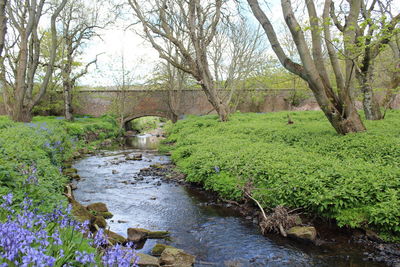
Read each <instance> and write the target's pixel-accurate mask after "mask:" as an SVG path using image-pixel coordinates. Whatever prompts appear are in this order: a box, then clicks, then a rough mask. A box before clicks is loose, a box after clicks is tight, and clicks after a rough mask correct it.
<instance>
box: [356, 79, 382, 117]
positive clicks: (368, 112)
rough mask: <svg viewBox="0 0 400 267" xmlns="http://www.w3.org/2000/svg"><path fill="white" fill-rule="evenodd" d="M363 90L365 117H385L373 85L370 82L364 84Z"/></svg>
mask: <svg viewBox="0 0 400 267" xmlns="http://www.w3.org/2000/svg"><path fill="white" fill-rule="evenodd" d="M361 90H362V93H363V109H364V113H365V118H366V119H367V120H381V119H383V116H382V112H381V109H380V107H379V104H378V101H377V99H376V97H375V95H374V92H373V90H372V88H371V86H370V85H369V84H363V85H362V86H361Z"/></svg>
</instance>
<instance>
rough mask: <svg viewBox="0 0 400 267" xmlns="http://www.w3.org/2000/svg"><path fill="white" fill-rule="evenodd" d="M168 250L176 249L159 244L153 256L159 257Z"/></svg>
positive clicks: (153, 251) (154, 249)
mask: <svg viewBox="0 0 400 267" xmlns="http://www.w3.org/2000/svg"><path fill="white" fill-rule="evenodd" d="M166 248H174V247H171V246H168V245H165V244H159V243H157V244H155V246H154V247H153V249H152V250H151V255H153V256H157V257H159V256H161V254H162V253H163V251H164V250H165V249H166Z"/></svg>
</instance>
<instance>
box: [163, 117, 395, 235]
mask: <svg viewBox="0 0 400 267" xmlns="http://www.w3.org/2000/svg"><path fill="white" fill-rule="evenodd" d="M288 115H290V117H291V120H292V121H294V124H287V116H288ZM365 123H366V126H367V128H368V131H367V132H364V133H357V134H349V135H346V136H339V135H337V134H336V133H335V131H334V130H333V128H332V127H331V126H330V125H329V123H328V121H327V119H326V118H325V117H324V116H323V114H322V113H321V112H318V111H317V112H314V111H306V112H279V113H269V114H255V113H247V114H241V113H236V114H233V115H232V116H231V119H230V121H229V122H226V123H219V122H218V121H217V117H216V116H212V115H210V116H203V117H190V118H188V119H186V120H182V121H179V122H178V123H176V124H175V125H172V126H168V127H167V132H168V135H169V136H168V138H167V140H166V142H165V143H166V144H174V145H172V146H165V147H164V148H163V149H168V150H171V151H172V159H173V161H174V162H175V163H176V165H177V166H178V168H179V169H180V170H181V171H182V172H184V173H185V174H187V180H188V181H191V182H198V183H202V184H203V185H204V187H205V188H206V189H211V190H214V191H216V192H218V193H219V194H220V195H221V196H222V197H224V198H230V199H241V198H243V192H244V191H243V190H244V189H245V188H251V190H252V195H253V197H255V198H256V199H258V200H259V201H261V203H262V204H263V205H264V207H269V208H274V207H276V206H278V205H283V206H286V207H291V208H303V209H304V210H305V211H307V212H310V213H314V214H319V215H321V216H323V217H327V218H331V219H335V220H336V221H337V223H338V225H339V226H349V227H363V228H372V229H375V230H377V231H379V232H380V233H381V235H382V237H385V238H386V239H388V240H400V131H399V129H400V112H399V111H390V112H388V114H387V116H386V119H385V120H383V121H365ZM246 190H247V189H246Z"/></svg>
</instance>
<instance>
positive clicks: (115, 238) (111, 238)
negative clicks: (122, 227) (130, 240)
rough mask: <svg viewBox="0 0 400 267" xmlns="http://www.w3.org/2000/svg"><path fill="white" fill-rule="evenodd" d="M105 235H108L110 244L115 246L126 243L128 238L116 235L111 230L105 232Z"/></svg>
mask: <svg viewBox="0 0 400 267" xmlns="http://www.w3.org/2000/svg"><path fill="white" fill-rule="evenodd" d="M105 234H106V235H107V238H108V241H110V243H111V244H113V245H115V244H124V243H126V238H125V237H123V236H122V235H119V234H117V233H114V232H112V231H110V230H105Z"/></svg>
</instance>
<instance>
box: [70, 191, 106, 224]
mask: <svg viewBox="0 0 400 267" xmlns="http://www.w3.org/2000/svg"><path fill="white" fill-rule="evenodd" d="M68 200H69V202H70V203H71V205H72V215H73V216H74V218H75V219H76V220H78V221H80V222H85V221H89V228H90V230H91V231H96V230H97V229H96V227H95V226H94V225H97V226H98V227H100V228H105V227H106V226H107V223H106V220H105V219H104V218H103V217H100V216H94V215H93V214H92V213H90V211H88V210H87V209H86V207H85V206H83V205H82V204H80V203H79V202H78V201H76V200H74V199H72V198H69V199H68Z"/></svg>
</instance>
